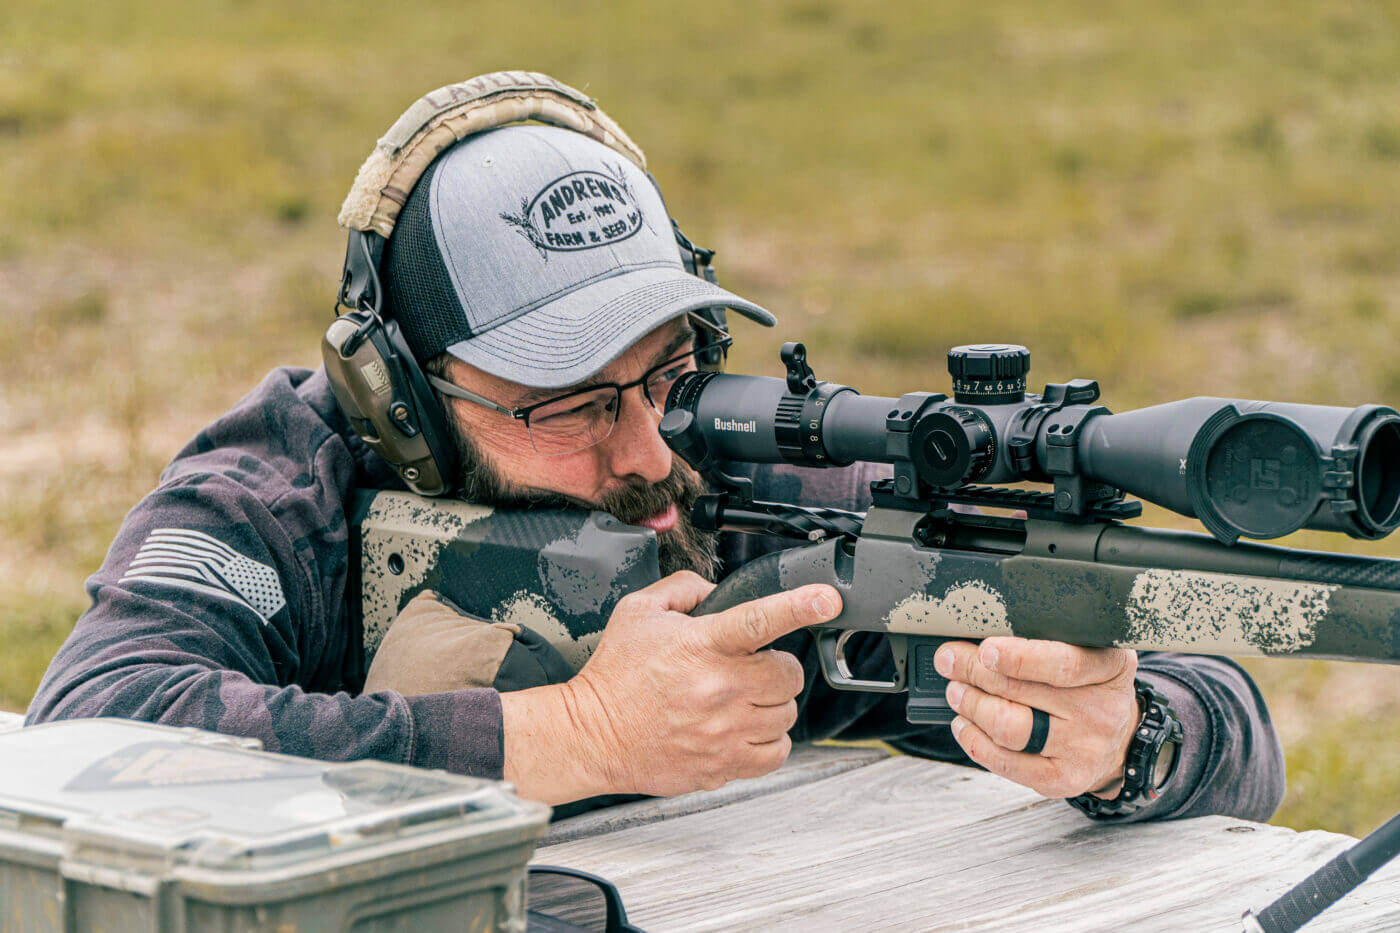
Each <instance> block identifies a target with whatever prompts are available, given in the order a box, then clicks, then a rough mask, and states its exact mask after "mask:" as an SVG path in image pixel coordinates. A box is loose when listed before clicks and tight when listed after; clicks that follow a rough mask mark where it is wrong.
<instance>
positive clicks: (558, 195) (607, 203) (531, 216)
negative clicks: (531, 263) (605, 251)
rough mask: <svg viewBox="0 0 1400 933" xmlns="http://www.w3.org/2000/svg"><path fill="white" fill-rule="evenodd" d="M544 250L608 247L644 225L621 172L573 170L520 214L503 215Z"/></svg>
mask: <svg viewBox="0 0 1400 933" xmlns="http://www.w3.org/2000/svg"><path fill="white" fill-rule="evenodd" d="M501 219H502V220H505V221H507V222H508V223H511V224H514V225H515V227H516V229H517V232H519V233H520V235H521V236H523V237H525V238H526V239H527V240H529V241H530V243H531V245H533V246H534V247H535V249H537V250H539V252H540V257H541V258H543V259H545V260H546V261H547V260H548V259H549V253H548V252H546V251H554V252H573V251H576V250H583V249H593V248H595V247H598V246H609V245H611V244H613V243H618V242H620V241H622V240H625V239H627V238H628V237H630V236H632V235H633V234H634V233H636V232H637V231H638V230H640V229H641V227H642V210H641V208H640V207H638V206H637V202H636V200H635V199H634V198H633V197H632V192H631V190H630V189H629V188H628V187H627V182H626V180H625V176H623V174H622V172H621V171H620V170H618V171H615V172H613V173H611V174H607V175H605V174H603V173H602V172H591V171H581V172H570V173H569V174H568V175H564V176H561V177H559V178H556V179H555V180H554V181H551V182H550V183H549V184H547V185H545V186H544V188H542V189H541V190H540V191H539V193H538V194H536V195H535V196H534V197H533V198H531V199H530V200H529V201H526V202H525V203H524V204H522V205H521V210H520V213H519V214H509V213H504V214H501Z"/></svg>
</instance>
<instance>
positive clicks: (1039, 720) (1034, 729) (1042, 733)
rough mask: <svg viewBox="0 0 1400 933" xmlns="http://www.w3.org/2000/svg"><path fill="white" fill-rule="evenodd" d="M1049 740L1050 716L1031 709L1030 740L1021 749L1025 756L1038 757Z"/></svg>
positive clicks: (1040, 710) (1043, 711)
mask: <svg viewBox="0 0 1400 933" xmlns="http://www.w3.org/2000/svg"><path fill="white" fill-rule="evenodd" d="M1049 738H1050V714H1049V713H1047V712H1045V710H1043V709H1036V708H1035V707H1034V706H1032V707H1031V739H1030V741H1029V742H1027V743H1026V747H1025V748H1023V749H1021V751H1023V752H1025V753H1026V754H1027V755H1039V754H1040V753H1041V752H1043V751H1044V750H1045V742H1046V740H1048V739H1049Z"/></svg>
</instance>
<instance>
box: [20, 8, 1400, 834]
mask: <svg viewBox="0 0 1400 933" xmlns="http://www.w3.org/2000/svg"><path fill="white" fill-rule="evenodd" d="M413 9H414V15H413V16H412V17H409V16H408V15H407V14H406V13H405V12H403V9H402V8H401V7H394V6H389V5H385V4H337V5H334V6H333V7H327V6H326V5H324V4H313V3H309V2H306V0H283V2H278V3H269V2H261V0H196V2H182V3H176V2H173V0H151V2H144V3H137V2H133V0H117V2H113V3H108V4H98V5H91V4H78V3H75V2H73V0H62V2H57V3H55V2H51V0H44V2H40V0H8V2H6V3H4V4H3V5H0V177H3V178H4V179H5V194H4V196H3V199H0V210H2V211H3V216H4V218H5V220H6V223H5V224H4V225H3V228H2V229H0V320H3V322H4V324H5V326H4V328H3V330H0V436H2V437H3V438H4V441H3V442H0V443H3V448H0V449H3V455H0V706H3V707H8V708H11V709H18V708H23V706H24V705H25V704H26V703H27V702H28V699H29V697H30V695H31V694H32V691H33V689H34V687H35V685H36V683H37V682H38V679H39V677H40V676H41V675H42V673H43V670H44V667H45V665H46V663H47V660H48V658H49V657H50V656H51V654H52V652H53V651H54V650H55V649H56V647H57V646H58V644H59V643H60V642H61V640H62V639H63V637H64V635H65V633H66V631H67V630H68V628H69V627H70V626H71V623H72V620H73V619H74V618H75V617H76V616H77V615H78V614H79V613H80V612H81V611H82V609H83V608H84V607H85V605H86V597H85V596H84V594H83V590H82V581H83V579H84V577H85V576H86V575H87V574H89V573H90V572H92V570H93V569H95V568H96V566H97V565H98V564H99V563H100V561H101V560H102V557H103V554H104V552H105V548H106V545H107V543H108V542H109V541H110V539H111V536H112V534H113V533H114V531H115V529H116V527H117V526H118V524H119V523H120V521H121V518H122V516H123V515H124V514H125V512H126V510H127V509H129V508H130V507H131V505H132V504H133V503H134V502H135V501H136V500H137V499H138V498H139V497H140V496H141V495H142V494H143V493H144V492H145V491H146V490H148V489H149V488H150V487H151V486H152V484H153V483H154V482H155V480H156V476H157V474H158V472H159V470H160V468H161V466H162V465H163V464H164V463H165V462H166V461H167V460H168V458H169V457H170V456H171V454H172V453H173V452H174V451H175V450H176V449H177V448H178V447H179V446H180V444H181V443H182V442H183V441H184V440H185V439H186V438H187V437H189V436H190V435H191V434H193V432H194V431H195V430H196V429H197V428H198V427H199V426H200V425H202V424H203V423H205V422H207V421H208V420H210V419H211V418H212V417H214V416H215V415H217V414H218V413H219V412H220V411H222V410H223V409H224V408H225V407H227V406H228V405H229V404H230V403H232V402H233V401H234V400H235V399H237V398H238V397H239V396H240V395H242V394H243V393H244V392H246V391H247V390H248V389H249V388H250V387H251V386H252V385H253V384H254V383H255V381H256V380H257V379H258V378H259V377H260V375H261V374H262V373H263V372H264V371H266V370H267V369H268V368H269V367H271V366H274V365H278V364H284V363H293V364H303V365H309V364H312V363H314V362H315V360H316V358H317V340H318V338H319V334H320V332H321V331H322V329H323V328H324V326H325V324H326V323H327V321H328V319H329V315H330V304H331V296H332V294H333V292H334V288H335V284H336V281H337V277H338V273H339V263H340V258H341V255H342V252H343V248H344V247H343V239H342V236H341V234H340V232H339V231H338V229H337V228H336V226H335V222H334V217H335V213H336V210H337V208H338V206H339V202H340V199H341V198H342V197H343V195H344V193H345V191H346V189H347V188H348V187H349V184H350V181H351V179H352V178H353V177H354V173H355V169H356V168H357V166H358V165H359V163H360V161H361V160H362V159H363V158H364V156H365V155H366V154H367V153H368V151H369V149H370V147H371V145H372V143H373V141H374V139H375V138H377V136H378V135H379V134H380V133H382V132H383V131H384V129H386V128H387V127H388V125H389V123H390V122H391V121H392V120H393V119H394V118H395V117H396V116H397V115H398V113H399V112H400V111H401V110H402V109H403V108H404V107H405V106H407V104H408V103H409V102H411V101H412V100H413V99H414V98H416V97H417V96H418V95H419V94H421V93H423V92H424V91H426V90H428V89H431V88H434V87H437V86H439V85H442V84H446V83H449V82H452V81H456V80H460V79H463V78H465V77H468V76H470V75H473V74H477V73H480V72H484V71H491V70H495V69H499V68H507V67H509V68H529V69H534V70H540V71H545V72H548V73H551V74H554V75H556V76H557V77H559V78H561V79H563V80H565V81H567V82H569V83H572V84H574V85H576V86H580V87H586V88H587V90H588V91H589V93H590V94H593V95H595V96H596V97H597V98H598V99H599V101H600V102H601V103H602V104H603V105H604V107H605V108H607V109H608V110H609V112H611V113H612V114H613V115H614V116H615V117H617V118H618V119H619V121H620V122H621V123H622V124H623V126H624V127H626V128H627V129H628V130H629V132H630V133H631V134H632V136H633V137H634V138H635V139H636V140H637V141H638V142H639V143H640V144H641V145H642V146H643V148H645V149H646V151H647V153H648V155H649V158H650V162H651V165H652V168H653V171H654V172H655V173H656V175H657V176H658V178H659V179H660V181H661V182H662V184H663V186H664V188H665V190H666V194H667V198H668V201H669V204H670V207H671V209H672V211H673V212H674V213H675V215H676V216H677V217H678V218H680V219H681V220H682V222H683V223H684V225H685V227H686V229H687V231H688V232H689V233H690V234H691V235H692V236H693V237H695V238H697V239H698V240H699V241H700V242H702V243H705V244H708V245H711V246H715V247H717V248H718V249H719V263H720V271H721V275H722V277H723V280H724V281H725V283H726V284H727V285H728V286H729V287H731V288H733V289H735V290H736V291H738V292H740V293H742V294H745V295H748V296H750V297H752V298H753V299H754V300H757V301H759V302H760V303H763V304H765V305H766V306H768V307H770V308H772V309H774V310H775V311H776V312H778V313H779V314H780V316H781V318H782V323H781V325H780V327H779V328H778V331H777V332H776V333H774V334H763V333H758V332H757V329H756V328H753V327H751V326H746V325H740V330H739V341H740V342H739V345H738V346H737V347H736V350H735V354H734V358H733V367H734V368H736V369H740V370H747V371H755V372H763V373H768V374H775V373H776V371H777V367H778V364H777V359H776V349H777V346H778V343H779V342H780V341H781V340H782V339H793V338H801V339H803V340H805V341H806V342H807V344H808V346H809V348H810V352H811V357H812V359H813V362H814V365H815V366H816V368H817V371H818V373H819V374H820V375H822V376H823V377H824V378H827V379H831V380H836V381H841V382H848V383H851V384H854V385H856V386H857V387H859V388H861V389H863V390H865V391H867V392H873V393H878V394H896V395H898V394H901V393H903V392H905V391H909V390H913V389H930V390H938V389H942V388H945V387H946V372H945V370H944V365H943V356H944V351H945V350H946V348H947V347H948V346H950V345H952V344H955V343H963V342H968V341H973V340H1000V341H1011V342H1017V343H1024V344H1027V345H1029V346H1030V347H1031V350H1032V352H1033V354H1034V360H1035V366H1034V371H1033V373H1032V379H1033V381H1041V382H1043V381H1047V380H1051V379H1053V380H1056V381H1060V380H1063V379H1066V378H1070V377H1074V376H1090V377H1095V378H1098V379H1099V380H1100V382H1101V383H1102V385H1103V386H1104V388H1105V400H1106V402H1107V403H1108V404H1109V405H1110V406H1112V407H1113V408H1114V409H1115V410H1122V409H1128V408H1133V407H1137V406H1140V405H1143V404H1147V403H1151V402H1156V401H1165V400H1169V399H1173V398H1180V397H1185V396H1189V395H1195V394H1211V395H1224V396H1242V397H1255V398H1275V399H1283V400H1293V401H1310V402H1317V403H1326V404H1348V405H1351V404H1359V403H1362V402H1381V403H1389V404H1396V403H1398V402H1400V365H1397V364H1396V362H1395V360H1396V358H1397V351H1400V331H1397V328H1396V323H1397V321H1400V211H1398V210H1397V209H1396V208H1397V199H1398V198H1400V29H1398V28H1397V25H1400V24H1398V23H1397V19H1400V16H1397V14H1400V4H1397V3H1395V2H1384V3H1364V4H1363V3H1353V2H1333V3H1328V4H1310V3H1283V4H1280V3H1277V2H1275V3H1264V2H1257V0H1248V2H1241V3H1235V4H1214V3H1204V2H1180V3H1174V4H1142V3H1074V4H1071V3H1049V4H1046V3H1031V2H1026V0H1011V2H1007V3H1000V4H994V5H993V4H984V3H972V2H949V3H941V4H927V3H919V2H914V0H889V2H885V3H881V4H877V5H873V6H868V7H866V8H862V9H859V10H858V9H857V8H856V6H855V5H854V4H838V3H835V2H820V0H793V2H785V3H777V2H756V3H739V2H736V0H720V2H716V3H712V4H709V5H707V6H705V7H703V8H697V7H679V6H674V7H673V6H670V5H663V4H654V3H642V2H618V3H604V2H581V3H576V4H573V5H570V6H567V7H559V8H552V7H547V6H544V5H532V6H521V5H519V4H505V3H475V4H470V5H463V4H458V3H445V2H435V3H434V2H430V3H419V4H415V5H414V6H413ZM1152 517H1153V519H1154V520H1155V521H1167V522H1172V523H1174V524H1177V525H1179V526H1182V527H1185V526H1186V523H1185V521H1184V520H1180V519H1172V518H1170V517H1169V516H1168V517H1164V516H1162V515H1161V513H1160V512H1153V513H1152ZM1299 543H1305V544H1306V545H1307V546H1310V547H1329V548H1337V549H1348V550H1358V551H1359V550H1363V548H1362V546H1360V545H1358V544H1356V542H1352V541H1350V540H1337V541H1333V540H1328V539H1326V538H1325V537H1324V536H1322V535H1318V534H1310V535H1306V536H1299ZM1364 550H1365V551H1366V552H1368V553H1374V554H1388V555H1389V554H1395V553H1397V549H1396V546H1395V545H1393V544H1390V543H1385V542H1382V543H1380V544H1376V545H1367V546H1365V547H1364ZM1250 668H1251V670H1252V671H1253V672H1254V673H1255V674H1256V675H1257V676H1258V678H1259V681H1260V684H1261V686H1262V688H1263V690H1264V691H1265V694H1266V696H1267V697H1268V698H1269V701H1270V704H1271V706H1272V708H1273V709H1274V711H1275V713H1276V717H1277V719H1278V721H1279V725H1280V729H1281V731H1282V733H1283V735H1284V737H1285V741H1286V743H1287V750H1288V755H1289V770H1290V781H1291V789H1290V792H1289V797H1288V800H1287V802H1286V803H1285V806H1284V808H1283V809H1282V810H1281V811H1280V812H1279V814H1278V816H1277V817H1276V821H1277V822H1279V823H1282V824H1285V825H1289V826H1294V827H1298V828H1312V827H1322V828H1327V829H1333V830H1339V831H1345V832H1352V833H1360V832H1364V831H1366V830H1369V829H1370V828H1372V827H1373V826H1375V825H1377V824H1378V823H1379V822H1380V821H1381V820H1382V819H1384V818H1386V817H1387V816H1389V815H1390V813H1391V812H1392V810H1393V809H1394V808H1395V806H1396V803H1395V801H1397V800H1400V760H1398V759H1397V754H1400V752H1397V748H1400V744H1398V743H1397V742H1396V739H1397V738H1400V726H1397V721H1400V720H1398V719H1397V716H1400V676H1398V675H1397V672H1396V671H1395V669H1393V668H1379V667H1362V666H1358V665H1342V664H1322V663H1312V664H1304V663H1299V662H1282V661H1281V662H1261V663H1255V664H1252V665H1251V666H1250Z"/></svg>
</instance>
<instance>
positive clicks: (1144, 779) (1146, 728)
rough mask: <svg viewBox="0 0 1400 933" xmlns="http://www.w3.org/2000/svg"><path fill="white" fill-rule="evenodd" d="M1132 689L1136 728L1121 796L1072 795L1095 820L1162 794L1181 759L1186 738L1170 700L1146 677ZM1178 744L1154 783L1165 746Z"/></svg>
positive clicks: (1123, 812)
mask: <svg viewBox="0 0 1400 933" xmlns="http://www.w3.org/2000/svg"><path fill="white" fill-rule="evenodd" d="M1133 689H1134V691H1135V692H1136V694H1137V701H1138V709H1139V710H1140V711H1141V712H1140V715H1139V717H1138V724H1137V728H1136V729H1134V730H1133V737H1132V740H1131V741H1129V742H1128V754H1127V758H1126V760H1125V763H1124V768H1123V787H1122V788H1121V789H1120V790H1119V791H1118V796H1116V797H1114V798H1113V799H1111V800H1105V799H1104V798H1102V797H1096V796H1095V795H1093V794H1080V795H1079V796H1078V797H1071V798H1069V804H1070V806H1073V807H1075V808H1076V809H1079V810H1081V811H1083V812H1084V813H1086V814H1088V815H1089V816H1091V817H1094V818H1095V819H1106V818H1108V817H1114V816H1126V815H1128V814H1129V813H1133V812H1134V811H1136V810H1139V809H1141V808H1142V807H1144V806H1146V805H1147V804H1149V803H1151V802H1152V801H1154V800H1156V799H1157V798H1159V797H1160V796H1161V795H1162V790H1163V789H1164V788H1165V787H1166V786H1167V785H1168V784H1169V783H1170V782H1171V779H1172V777H1173V776H1174V775H1175V773H1176V767H1177V763H1178V761H1179V760H1180V757H1181V755H1180V749H1181V743H1182V738H1183V733H1182V729H1181V721H1180V720H1179V719H1177V718H1176V713H1174V712H1172V708H1171V703H1170V702H1169V701H1168V700H1167V698H1166V697H1165V696H1163V695H1162V694H1160V693H1158V692H1157V691H1156V690H1153V689H1152V687H1151V685H1149V684H1148V683H1147V682H1146V681H1143V680H1134V681H1133ZM1168 744H1175V745H1176V748H1175V749H1173V756H1172V763H1171V765H1170V770H1169V771H1168V773H1167V776H1166V777H1165V778H1163V780H1162V781H1161V783H1160V784H1154V783H1153V781H1152V778H1153V775H1154V773H1155V772H1156V770H1157V767H1156V766H1157V761H1158V759H1159V757H1160V756H1161V754H1162V749H1163V748H1164V747H1165V746H1166V745H1168Z"/></svg>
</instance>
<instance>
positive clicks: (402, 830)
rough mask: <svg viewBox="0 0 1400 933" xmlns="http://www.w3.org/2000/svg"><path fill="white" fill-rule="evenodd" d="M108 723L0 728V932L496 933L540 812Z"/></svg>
mask: <svg viewBox="0 0 1400 933" xmlns="http://www.w3.org/2000/svg"><path fill="white" fill-rule="evenodd" d="M259 749H260V745H259V743H258V742H256V741H255V740H251V739H238V738H230V737H228V736H223V735H216V734H214V733H210V732H202V731H200V730H196V729H180V728H174V727H169V726H158V725H152V724H149V723H138V722H128V721H125V720H118V719H89V720H73V721H68V722H56V723H49V724H46V725H40V726H32V727H30V728H27V729H20V730H17V731H9V732H0V933H48V931H78V930H82V931H112V933H131V931H202V930H217V931H222V933H233V931H244V930H270V931H276V933H293V931H296V933H319V931H331V930H354V931H366V933H367V931H388V930H394V931H414V933H418V931H424V933H432V931H438V930H444V931H446V930H451V931H454V933H457V931H494V930H501V931H511V933H523V931H524V929H525V864H526V862H527V861H528V860H529V858H530V855H531V853H532V852H533V851H534V847H535V842H536V840H537V839H538V838H539V836H540V834H541V833H542V832H543V831H544V827H545V823H546V822H547V820H548V817H549V808H548V807H546V806H544V805H542V804H538V803H533V802H530V801H526V800H521V799H519V798H518V797H516V796H514V795H513V794H512V793H511V788H510V785H508V784H502V783H498V782H494V781H486V780H479V779H476V778H467V777H460V776H457V775H452V774H447V773H444V772H441V771H424V770H420V769H417V768H409V767H405V766H402V765H391V764H384V763H381V762H372V761H361V762H351V763H343V764H342V763H331V762H324V761H312V760H310V759H305V758H293V757H290V756H287V755H274V754H271V753H268V752H264V751H261V750H259Z"/></svg>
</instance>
